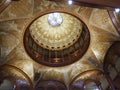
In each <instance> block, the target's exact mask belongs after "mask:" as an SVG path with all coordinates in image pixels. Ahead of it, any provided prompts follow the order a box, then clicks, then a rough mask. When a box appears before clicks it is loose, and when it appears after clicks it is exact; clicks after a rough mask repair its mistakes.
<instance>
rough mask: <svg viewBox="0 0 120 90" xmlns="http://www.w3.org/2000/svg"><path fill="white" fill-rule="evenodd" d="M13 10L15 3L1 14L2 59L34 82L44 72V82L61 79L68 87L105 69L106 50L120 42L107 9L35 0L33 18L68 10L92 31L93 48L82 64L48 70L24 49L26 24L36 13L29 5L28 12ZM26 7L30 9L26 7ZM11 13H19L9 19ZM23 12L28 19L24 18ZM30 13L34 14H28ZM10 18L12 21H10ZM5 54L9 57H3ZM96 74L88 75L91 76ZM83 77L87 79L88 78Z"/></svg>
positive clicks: (89, 50)
mask: <svg viewBox="0 0 120 90" xmlns="http://www.w3.org/2000/svg"><path fill="white" fill-rule="evenodd" d="M23 1H26V0H21V1H20V2H16V4H18V6H19V7H20V6H21V4H19V3H25V2H23ZM30 1H32V0H30ZM26 3H27V4H29V3H30V2H27V1H26ZM23 5H25V4H23ZM11 7H14V5H13V4H11V6H10V7H8V8H7V9H6V10H8V12H7V11H6V12H5V11H4V12H3V13H2V14H0V21H1V22H0V40H1V41H0V50H1V54H0V56H1V57H3V58H5V59H4V61H8V62H7V64H10V65H14V66H16V67H18V68H20V69H21V70H23V71H24V72H25V73H26V74H27V75H28V76H29V77H30V78H31V80H33V78H34V72H40V73H41V76H40V78H41V79H45V80H48V79H50V80H51V79H53V80H59V81H62V82H64V83H65V84H66V85H68V84H69V83H70V82H71V81H72V79H73V78H75V77H76V76H77V75H78V74H80V73H82V72H84V71H87V70H92V69H98V70H102V68H101V67H102V64H103V60H104V56H105V54H106V51H107V50H108V48H109V47H110V46H111V44H112V43H113V42H114V41H118V40H120V39H119V38H120V36H119V34H118V33H117V31H116V29H115V27H114V26H113V24H112V22H111V20H110V17H109V15H108V13H107V10H105V9H97V8H89V7H83V6H77V5H72V6H71V5H65V4H62V3H55V2H50V1H46V0H35V2H34V10H33V12H34V14H32V17H35V16H36V15H39V14H40V13H42V12H45V11H48V10H51V9H54V10H56V9H62V10H67V11H70V12H72V13H75V14H76V15H78V16H79V18H81V20H82V21H83V22H84V23H85V24H86V25H87V27H88V29H89V32H90V45H89V48H88V50H87V51H86V53H85V54H84V56H83V57H82V58H81V59H80V60H79V61H77V62H75V63H73V64H71V65H67V66H64V67H47V66H44V65H41V64H38V63H36V62H34V61H33V60H32V59H30V58H29V56H28V55H27V53H26V52H25V50H24V46H23V34H24V31H25V30H24V29H25V28H26V25H28V23H30V22H31V19H32V17H30V16H29V15H31V13H32V9H31V8H32V7H29V5H28V6H27V8H29V10H25V11H24V12H22V11H17V9H15V8H14V9H12V8H11ZM23 7H26V5H25V6H23ZM20 10H22V9H20ZM9 11H11V12H10V13H11V14H13V13H17V15H16V16H15V18H13V16H12V17H10V16H8V14H9ZM21 13H22V14H23V15H24V16H25V17H27V18H24V17H23V16H22V14H21ZM28 13H30V14H29V15H28ZM21 17H22V19H21ZM23 18H24V19H23ZM8 19H10V20H9V21H6V20H8ZM14 19H17V20H14ZM4 20H5V21H4ZM1 35H2V36H1ZM11 42H12V43H11ZM4 53H6V54H5V55H3V54H4ZM4 61H1V62H4ZM28 66H29V67H28ZM31 70H32V71H31ZM93 74H94V73H93ZM93 74H88V76H91V75H93ZM82 78H86V76H83V77H82Z"/></svg>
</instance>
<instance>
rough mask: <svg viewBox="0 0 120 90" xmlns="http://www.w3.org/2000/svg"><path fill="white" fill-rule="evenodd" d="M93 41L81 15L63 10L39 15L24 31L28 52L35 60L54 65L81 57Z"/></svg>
mask: <svg viewBox="0 0 120 90" xmlns="http://www.w3.org/2000/svg"><path fill="white" fill-rule="evenodd" d="M56 13H57V15H53V16H51V14H56ZM51 18H52V19H54V20H53V21H51V20H52V19H51ZM59 19H60V20H59ZM89 43H90V33H89V30H88V28H87V26H86V25H85V23H84V22H83V21H81V19H80V18H79V16H78V15H77V14H74V13H71V12H68V11H62V10H61V11H51V12H45V13H42V14H40V15H39V16H37V17H35V18H34V19H33V20H32V21H31V22H30V24H29V25H28V26H27V28H26V31H25V33H24V47H25V50H26V52H27V54H28V55H29V56H30V57H31V58H32V59H33V60H34V61H36V62H38V63H40V64H43V65H46V66H52V67H59V66H65V65H69V64H72V63H74V62H75V61H78V60H80V58H81V57H82V56H83V55H84V53H85V52H86V50H87V49H88V47H89Z"/></svg>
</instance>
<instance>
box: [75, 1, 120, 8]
mask: <svg viewBox="0 0 120 90" xmlns="http://www.w3.org/2000/svg"><path fill="white" fill-rule="evenodd" d="M73 1H76V2H80V3H86V4H92V5H99V6H105V7H113V8H120V0H73Z"/></svg>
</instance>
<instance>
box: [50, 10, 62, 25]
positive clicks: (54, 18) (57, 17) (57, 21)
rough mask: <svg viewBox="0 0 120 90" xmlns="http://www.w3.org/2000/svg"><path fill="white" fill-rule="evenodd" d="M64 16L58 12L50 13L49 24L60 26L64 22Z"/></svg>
mask: <svg viewBox="0 0 120 90" xmlns="http://www.w3.org/2000/svg"><path fill="white" fill-rule="evenodd" d="M62 21H63V19H62V16H61V14H60V13H58V12H54V13H50V14H49V15H48V23H49V25H51V26H53V27H55V26H60V25H61V24H62Z"/></svg>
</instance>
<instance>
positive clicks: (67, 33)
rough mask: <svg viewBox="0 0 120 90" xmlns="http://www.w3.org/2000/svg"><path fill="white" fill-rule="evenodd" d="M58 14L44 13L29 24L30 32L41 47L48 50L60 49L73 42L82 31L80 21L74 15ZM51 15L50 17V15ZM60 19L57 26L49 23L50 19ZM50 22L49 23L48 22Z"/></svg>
mask: <svg viewBox="0 0 120 90" xmlns="http://www.w3.org/2000/svg"><path fill="white" fill-rule="evenodd" d="M58 14H60V16H59V15H58V16H52V15H54V13H50V14H46V15H43V16H41V17H39V18H38V19H37V20H35V21H34V22H33V23H32V24H31V26H30V34H31V36H32V38H33V39H34V41H35V42H36V43H37V44H39V45H40V46H41V47H43V48H46V49H49V50H62V49H65V48H68V47H69V46H71V45H72V44H74V43H75V42H76V41H77V40H78V38H79V37H80V34H81V32H82V23H81V21H80V20H79V19H77V18H76V17H75V16H72V15H70V14H67V13H58ZM51 16H52V17H51ZM51 19H52V20H54V19H56V23H57V20H58V23H59V21H62V22H61V24H60V25H59V26H53V25H51V24H52V23H53V24H54V21H53V22H50V20H51ZM50 23H51V24H50Z"/></svg>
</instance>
